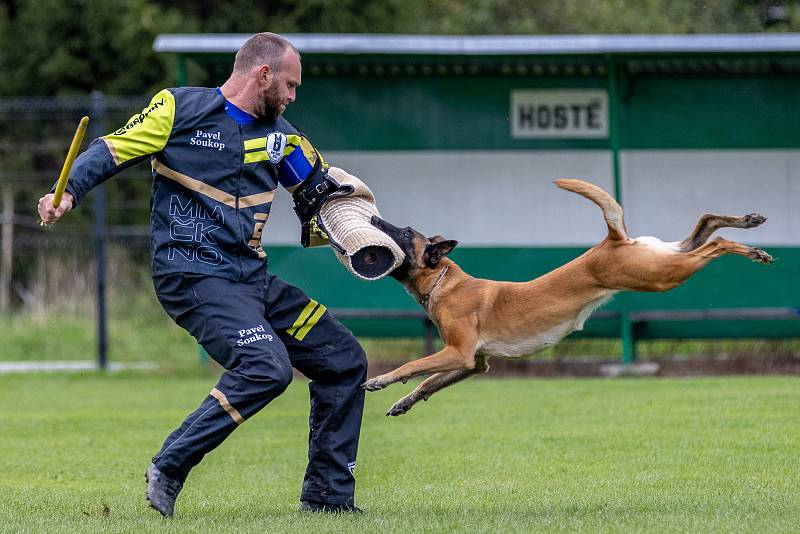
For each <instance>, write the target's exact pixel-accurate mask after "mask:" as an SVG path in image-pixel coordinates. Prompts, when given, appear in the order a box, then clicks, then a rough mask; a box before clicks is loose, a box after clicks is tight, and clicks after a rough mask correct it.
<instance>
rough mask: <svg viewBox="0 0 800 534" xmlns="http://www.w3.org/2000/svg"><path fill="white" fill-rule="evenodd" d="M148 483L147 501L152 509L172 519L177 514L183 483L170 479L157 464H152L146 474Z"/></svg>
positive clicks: (145, 477)
mask: <svg viewBox="0 0 800 534" xmlns="http://www.w3.org/2000/svg"><path fill="white" fill-rule="evenodd" d="M144 479H145V481H147V495H146V496H147V500H148V501H149V502H150V508H154V509H156V510H158V511H159V512H161V515H163V516H164V517H172V514H173V513H174V512H175V499H177V498H178V493H180V492H181V488H183V482H181V481H180V480H175V479H174V478H170V477H168V476H167V475H165V474H164V473H162V472H161V471H159V470H158V468H157V467H156V464H150V467H148V468H147V471H146V472H145V474H144Z"/></svg>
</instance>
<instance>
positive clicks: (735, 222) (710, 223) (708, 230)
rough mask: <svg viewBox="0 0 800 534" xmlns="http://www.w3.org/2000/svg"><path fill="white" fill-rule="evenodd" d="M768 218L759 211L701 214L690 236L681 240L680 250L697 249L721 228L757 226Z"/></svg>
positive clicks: (689, 250)
mask: <svg viewBox="0 0 800 534" xmlns="http://www.w3.org/2000/svg"><path fill="white" fill-rule="evenodd" d="M766 220H767V218H766V217H764V216H762V215H759V214H758V213H750V214H748V215H744V216H743V217H733V216H730V215H716V214H713V213H704V214H703V215H701V216H700V219H699V220H698V221H697V224H696V225H695V226H694V230H692V233H691V234H689V237H687V238H686V239H684V240H683V241H681V243H680V250H681V252H691V251H693V250H695V249H697V248H698V247H700V246H702V245H703V244H704V243H705V242H706V241H707V240H708V238H709V237H711V234H713V233H714V232H716V231H717V230H719V229H720V228H755V227H756V226H760V225H761V224H763V223H764V221H766Z"/></svg>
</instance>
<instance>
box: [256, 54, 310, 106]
mask: <svg viewBox="0 0 800 534" xmlns="http://www.w3.org/2000/svg"><path fill="white" fill-rule="evenodd" d="M301 70H302V69H301V67H300V58H299V57H298V55H297V54H296V53H295V52H294V51H293V50H291V49H287V50H286V52H285V54H284V56H283V61H282V62H281V66H280V68H279V69H278V70H277V71H275V70H273V71H272V80H271V82H270V83H269V84H268V85H267V86H266V87H264V88H263V89H262V90H261V94H260V95H259V104H260V106H259V107H260V108H261V109H260V110H259V111H260V116H261V117H262V118H264V119H270V120H272V119H276V118H278V116H280V115H282V114H283V112H284V111H286V106H288V105H289V104H290V103H291V102H294V99H295V97H296V96H297V94H296V91H297V88H298V87H299V86H300V78H301Z"/></svg>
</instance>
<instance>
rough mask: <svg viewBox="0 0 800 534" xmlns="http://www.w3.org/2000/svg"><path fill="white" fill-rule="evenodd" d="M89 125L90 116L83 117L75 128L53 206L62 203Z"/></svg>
mask: <svg viewBox="0 0 800 534" xmlns="http://www.w3.org/2000/svg"><path fill="white" fill-rule="evenodd" d="M88 125H89V117H83V118H82V119H81V122H80V124H78V129H77V130H75V137H73V138H72V144H71V145H69V152H67V159H66V160H64V166H63V167H62V168H61V175H60V176H59V177H58V183H57V184H56V191H55V194H54V195H53V206H54V207H56V208H57V207H58V206H59V204H61V196H62V195H63V194H64V188H66V187H67V181H69V171H71V170H72V164H73V163H75V158H76V157H77V155H78V149H80V148H81V143H82V142H83V136H84V134H85V133H86V127H87V126H88Z"/></svg>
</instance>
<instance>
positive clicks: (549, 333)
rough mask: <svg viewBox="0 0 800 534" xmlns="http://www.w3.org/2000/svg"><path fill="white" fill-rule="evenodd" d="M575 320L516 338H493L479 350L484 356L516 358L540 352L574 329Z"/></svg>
mask: <svg viewBox="0 0 800 534" xmlns="http://www.w3.org/2000/svg"><path fill="white" fill-rule="evenodd" d="M574 326H575V322H574V321H567V322H565V323H562V324H560V325H558V326H556V327H554V328H551V329H549V330H546V331H544V332H540V333H536V334H534V335H532V336H530V337H526V338H524V339H516V340H501V339H493V340H490V341H486V342H485V343H484V344H483V345H482V346H481V348H480V349H479V352H480V353H481V354H485V355H486V356H500V357H503V358H517V357H519V356H528V355H530V354H535V353H537V352H541V351H543V350H545V349H547V348H550V347H552V346H553V345H555V344H556V343H558V342H559V341H561V340H562V339H564V338H565V337H566V336H567V335H569V333H570V332H572V331H573V330H574Z"/></svg>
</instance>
